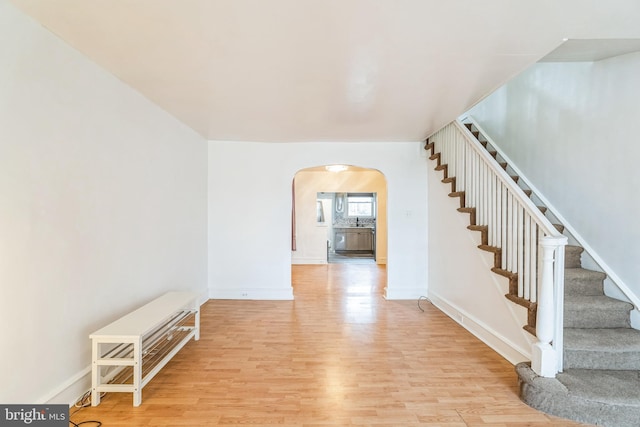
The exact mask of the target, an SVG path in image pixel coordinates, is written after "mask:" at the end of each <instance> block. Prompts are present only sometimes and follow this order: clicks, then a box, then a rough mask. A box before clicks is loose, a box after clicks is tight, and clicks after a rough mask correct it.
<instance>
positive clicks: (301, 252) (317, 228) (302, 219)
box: [291, 170, 387, 264]
mask: <svg viewBox="0 0 640 427" xmlns="http://www.w3.org/2000/svg"><path fill="white" fill-rule="evenodd" d="M295 180H296V250H295V251H293V252H292V254H291V258H292V263H293V264H326V263H327V240H330V241H332V240H333V239H332V236H330V235H329V234H330V233H331V232H332V230H333V227H332V224H331V223H330V222H325V223H324V224H322V225H320V224H318V223H317V221H316V219H317V218H316V201H317V195H318V193H319V192H327V193H346V192H353V193H358V192H360V193H376V197H377V200H376V207H377V213H376V231H375V233H376V235H375V243H376V247H375V250H376V262H377V263H378V264H386V263H387V181H386V179H385V177H384V175H383V174H381V173H380V172H379V171H376V170H353V171H352V170H349V171H343V172H339V173H335V172H328V171H326V170H303V171H299V172H298V173H297V174H296V176H295ZM325 202H328V200H325ZM325 213H327V214H331V212H325Z"/></svg>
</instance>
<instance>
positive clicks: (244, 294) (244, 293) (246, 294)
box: [240, 291, 249, 298]
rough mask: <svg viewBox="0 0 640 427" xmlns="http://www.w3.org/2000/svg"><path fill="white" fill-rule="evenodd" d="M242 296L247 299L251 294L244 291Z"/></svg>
mask: <svg viewBox="0 0 640 427" xmlns="http://www.w3.org/2000/svg"><path fill="white" fill-rule="evenodd" d="M240 296H242V297H243V298H247V297H248V296H249V292H248V291H242V292H241V293H240Z"/></svg>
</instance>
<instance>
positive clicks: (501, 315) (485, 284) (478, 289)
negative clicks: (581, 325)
mask: <svg viewBox="0 0 640 427" xmlns="http://www.w3.org/2000/svg"><path fill="white" fill-rule="evenodd" d="M435 165H436V163H435V162H430V168H429V295H428V297H429V299H430V300H431V302H433V304H434V305H436V306H437V307H438V308H440V309H441V310H442V311H444V312H445V313H447V314H448V315H449V316H450V317H451V318H452V319H453V320H455V321H456V322H458V323H460V324H461V325H462V326H463V327H465V328H466V329H468V330H469V331H470V332H472V333H473V334H474V335H476V336H477V337H479V338H480V339H481V340H482V341H484V342H485V343H486V344H487V345H489V346H490V347H492V348H493V349H494V350H496V351H497V352H498V353H500V354H501V355H502V356H504V357H505V358H506V359H507V360H509V361H510V362H512V363H514V364H516V363H518V362H522V361H525V360H530V359H531V343H532V341H533V338H534V337H533V336H532V335H531V334H529V333H528V332H526V331H524V329H522V327H523V326H524V325H526V323H527V311H526V309H525V308H524V307H521V306H518V305H516V304H514V303H512V302H511V301H509V300H508V299H507V298H506V297H505V295H506V294H507V293H508V292H509V283H508V280H507V279H506V278H504V277H501V276H498V275H497V274H494V273H492V272H491V268H492V267H493V254H492V253H489V252H484V251H481V250H479V249H478V245H479V244H480V243H481V242H480V233H479V232H476V231H470V230H468V229H467V226H469V214H464V213H459V212H457V210H456V209H457V208H458V207H459V206H460V202H459V200H458V199H457V198H451V197H449V196H448V193H449V191H450V190H451V185H450V184H446V185H445V184H443V183H442V182H441V180H442V177H443V174H442V172H441V171H435V170H433V168H434V167H435Z"/></svg>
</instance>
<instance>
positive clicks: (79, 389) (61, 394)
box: [36, 365, 91, 406]
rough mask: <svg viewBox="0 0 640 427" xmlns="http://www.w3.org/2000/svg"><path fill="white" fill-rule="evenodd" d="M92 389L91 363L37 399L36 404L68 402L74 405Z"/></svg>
mask: <svg viewBox="0 0 640 427" xmlns="http://www.w3.org/2000/svg"><path fill="white" fill-rule="evenodd" d="M88 390H91V365H89V366H87V367H86V368H84V369H83V370H81V371H80V372H78V373H76V374H75V375H74V376H72V377H71V378H69V379H68V380H67V381H65V382H64V383H62V384H60V386H58V387H57V388H56V389H54V390H51V391H50V392H49V393H47V394H46V395H44V396H41V397H40V398H39V399H37V400H36V404H40V405H44V404H47V403H51V404H68V405H69V406H73V405H74V404H75V403H76V402H77V401H78V400H80V398H81V397H82V395H84V394H85V393H86V392H87V391H88Z"/></svg>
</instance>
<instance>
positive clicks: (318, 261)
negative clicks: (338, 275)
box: [291, 257, 327, 264]
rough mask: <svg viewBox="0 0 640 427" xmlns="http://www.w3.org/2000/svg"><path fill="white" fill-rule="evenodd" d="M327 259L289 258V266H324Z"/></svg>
mask: <svg viewBox="0 0 640 427" xmlns="http://www.w3.org/2000/svg"><path fill="white" fill-rule="evenodd" d="M326 263H327V258H312V257H295V258H291V264H326Z"/></svg>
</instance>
